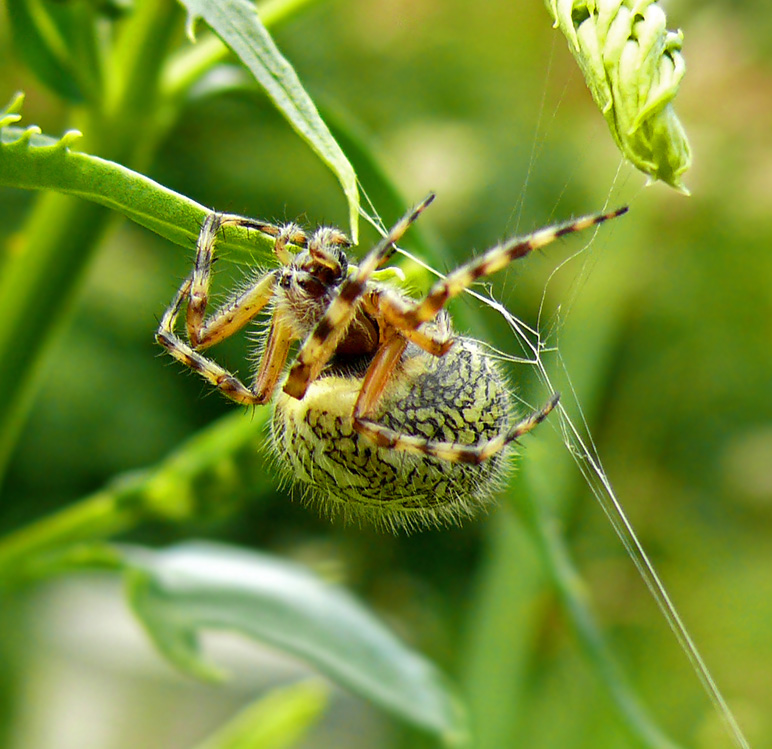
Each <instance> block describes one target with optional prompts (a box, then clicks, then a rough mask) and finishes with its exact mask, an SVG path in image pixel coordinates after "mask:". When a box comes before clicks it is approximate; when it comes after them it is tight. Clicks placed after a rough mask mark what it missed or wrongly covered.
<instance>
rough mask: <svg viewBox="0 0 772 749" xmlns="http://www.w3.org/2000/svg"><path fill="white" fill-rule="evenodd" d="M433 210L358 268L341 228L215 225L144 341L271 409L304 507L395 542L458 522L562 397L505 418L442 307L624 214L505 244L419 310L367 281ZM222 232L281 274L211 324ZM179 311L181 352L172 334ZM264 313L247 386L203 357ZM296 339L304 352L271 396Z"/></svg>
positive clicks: (260, 281)
mask: <svg viewBox="0 0 772 749" xmlns="http://www.w3.org/2000/svg"><path fill="white" fill-rule="evenodd" d="M433 199H434V196H433V195H430V196H429V197H428V198H426V199H425V200H424V201H423V202H422V203H420V204H419V205H418V206H416V207H415V208H414V209H413V210H412V211H410V212H409V213H408V214H407V215H406V216H405V217H404V218H402V220H400V221H399V222H398V223H397V224H396V225H395V226H394V227H393V228H392V229H391V230H390V231H389V232H388V233H387V234H386V236H385V237H384V238H383V239H382V240H381V241H380V242H379V243H378V244H377V245H376V246H375V247H374V248H373V249H372V250H371V251H370V252H369V253H368V254H367V255H366V256H365V257H364V259H363V260H362V262H361V263H360V264H359V265H358V266H356V267H354V266H352V265H350V263H349V260H348V258H347V255H346V250H348V249H349V247H350V246H351V243H350V242H349V240H348V239H347V238H346V236H345V235H344V234H343V233H342V232H340V231H338V230H337V229H333V228H329V227H322V228H320V229H317V230H316V231H315V232H314V233H313V234H312V235H311V236H310V237H309V236H307V235H306V233H305V232H304V231H303V230H302V229H301V228H300V227H299V226H297V225H296V224H287V225H285V226H281V227H279V226H274V225H273V224H269V223H265V222H261V221H256V220H253V219H249V218H243V217H241V216H235V215H230V214H219V213H211V214H209V215H208V216H207V218H206V220H205V221H204V223H203V226H202V227H201V233H200V236H199V238H198V243H197V249H196V259H195V265H194V268H193V271H192V273H191V274H190V275H189V276H188V277H187V278H186V279H185V281H184V282H183V283H182V286H180V288H179V290H178V291H177V294H176V295H175V296H174V299H173V300H172V303H171V305H170V306H169V308H168V309H167V310H166V313H165V314H164V315H163V318H162V319H161V322H160V325H159V328H158V331H157V333H156V340H157V341H158V343H159V344H161V346H163V347H164V348H165V349H166V350H167V351H168V352H169V353H170V354H171V355H172V356H173V357H174V358H175V359H177V360H178V361H179V362H181V363H182V364H184V365H185V366H187V367H189V368H190V369H192V370H194V371H196V372H198V373H199V374H200V375H201V376H202V377H204V378H205V379H206V380H208V381H209V382H210V383H211V384H212V385H214V386H215V387H216V388H217V389H218V390H219V391H220V392H222V393H223V394H224V395H226V396H227V397H228V398H230V399H231V400H234V401H236V402H237V403H241V404H245V405H250V406H262V405H266V404H268V403H270V402H273V408H274V412H273V420H272V437H273V444H274V448H275V452H276V455H277V456H278V458H279V463H280V464H281V465H282V466H283V468H284V470H285V472H286V473H287V476H288V477H289V478H290V479H293V480H295V481H296V482H299V483H300V484H301V485H303V486H304V487H305V489H306V490H307V491H306V496H307V497H309V498H311V499H313V500H315V501H317V502H318V503H319V504H320V506H321V507H323V508H325V509H326V511H327V512H328V513H330V514H331V515H335V514H343V515H344V517H345V518H354V519H358V520H364V519H367V520H371V521H374V522H375V523H376V524H377V525H380V526H382V527H387V528H391V529H398V528H407V529H410V528H414V527H419V526H422V525H432V524H434V525H438V524H444V523H449V522H454V521H458V520H459V519H462V518H464V517H468V516H470V515H472V514H473V513H474V512H475V511H476V510H478V509H479V508H481V507H484V506H485V505H486V504H487V503H488V501H489V499H490V497H491V496H492V494H493V492H494V490H495V488H496V486H497V484H498V483H499V481H500V479H501V477H502V474H503V472H504V469H505V467H506V465H507V461H506V453H507V448H508V446H509V445H510V444H511V443H513V442H515V440H517V439H518V438H519V437H521V436H522V435H524V434H527V433H528V432H530V431H531V430H532V429H534V427H536V426H537V425H538V424H540V423H541V422H542V421H543V420H544V419H545V418H546V417H547V415H548V414H549V413H550V412H551V411H552V410H553V409H554V408H555V406H556V404H557V402H558V398H559V396H558V394H557V393H556V394H554V395H553V396H552V397H551V398H550V399H549V401H548V402H547V403H546V404H545V405H544V406H542V407H541V408H540V409H538V410H536V411H534V412H533V413H530V414H529V415H527V416H525V417H524V418H520V419H515V418H514V416H513V409H512V405H511V402H510V396H509V391H508V388H507V386H506V383H505V381H504V379H503V377H502V376H501V374H500V373H499V371H498V370H497V368H496V366H495V364H494V363H493V362H492V361H491V360H490V358H489V357H487V356H486V355H485V354H484V352H483V350H482V347H481V345H480V344H479V343H478V342H477V341H475V340H474V339H471V338H465V337H461V336H458V335H455V334H454V332H453V329H452V327H451V322H450V317H449V315H448V313H447V311H445V309H444V306H445V304H446V302H447V301H448V300H449V299H451V298H452V297H455V296H457V295H458V294H460V293H461V292H462V291H464V290H465V289H466V288H468V287H469V286H470V285H471V284H472V283H474V282H475V281H476V280H477V279H479V278H481V277H483V276H488V275H490V274H492V273H495V272H497V271H499V270H501V269H502V268H504V267H506V266H507V265H508V264H509V263H510V262H512V261H513V260H515V259H518V258H522V257H524V256H525V255H527V254H529V253H530V252H532V251H533V250H535V249H538V248H540V247H544V246H545V245H547V244H549V243H551V242H553V241H555V240H556V239H558V238H559V237H562V236H564V235H566V234H570V233H573V232H577V231H581V230H583V229H587V228H589V227H592V226H595V225H597V224H600V223H602V222H604V221H607V220H608V219H611V218H615V217H616V216H619V215H621V214H622V213H624V212H625V211H626V210H627V209H626V208H620V209H618V210H616V211H612V212H610V213H601V214H596V215H591V216H587V217H584V218H579V219H576V220H574V221H571V222H568V223H565V224H561V225H558V226H553V227H548V228H545V229H541V230H539V231H536V232H534V233H533V234H530V235H528V236H526V237H523V238H515V239H511V240H509V241H506V242H504V243H503V244H501V245H498V246H496V247H493V248H492V249H490V250H488V251H487V252H485V253H484V254H483V255H481V256H479V257H477V258H474V259H473V260H470V261H469V262H467V263H466V264H464V265H462V266H460V267H459V268H457V269H456V270H454V271H453V272H452V273H450V274H449V275H448V276H447V277H446V278H443V279H441V280H439V281H437V283H436V284H435V285H434V287H433V288H432V289H431V290H430V291H429V293H428V294H427V295H426V297H424V298H423V299H421V300H416V299H412V298H410V297H408V296H406V295H405V294H403V293H402V292H401V291H400V290H398V289H397V288H396V287H395V286H393V285H390V284H387V283H381V282H378V281H376V280H374V278H373V274H375V273H376V271H377V270H378V268H380V267H381V266H382V265H383V264H384V263H385V262H386V261H387V260H388V259H389V258H390V257H391V255H392V254H393V253H394V251H395V243H396V242H397V241H399V239H400V238H401V237H402V235H403V234H404V233H405V231H406V230H407V229H408V227H409V226H410V225H411V224H412V223H413V222H414V221H415V220H416V218H417V217H418V216H419V214H420V213H421V212H422V211H423V210H424V209H425V208H426V207H427V206H428V205H429V204H430V203H431V201H432V200H433ZM225 226H241V227H246V228H248V229H255V230H257V231H260V232H263V233H265V234H268V235H270V236H271V237H273V238H274V240H275V243H274V255H275V256H276V259H277V260H278V261H279V263H280V264H281V265H280V267H278V268H275V269H273V270H270V271H268V272H267V273H264V274H263V275H260V276H258V277H257V279H256V280H254V281H253V282H252V283H251V284H250V285H249V286H248V287H247V288H246V289H245V290H244V291H242V292H240V293H239V294H237V295H236V296H235V297H234V298H233V299H231V301H229V302H227V303H226V304H225V305H224V306H223V307H221V308H220V309H219V310H217V311H216V312H215V313H214V314H212V315H211V316H210V317H207V315H206V311H207V304H208V301H209V287H210V281H211V276H212V261H213V256H214V250H215V245H216V242H217V235H218V233H219V232H220V230H221V229H222V228H223V227H225ZM290 247H294V248H297V252H295V253H293V252H291V251H290ZM185 306H187V310H186V325H185V327H186V332H187V341H185V340H183V339H182V338H181V337H180V336H178V334H177V333H176V332H175V328H176V322H177V318H178V316H179V314H180V312H181V310H182V308H183V307H185ZM264 310H265V311H267V313H268V314H269V315H270V327H269V331H268V335H267V337H266V338H265V341H264V342H263V344H262V348H261V350H260V352H259V365H258V366H257V369H256V372H255V375H254V379H253V381H252V385H251V386H248V385H245V384H244V383H243V382H242V381H241V380H240V379H239V378H238V377H236V376H235V375H233V374H231V373H230V372H229V371H228V370H226V369H224V368H223V367H221V366H220V365H219V364H217V363H216V362H214V361H213V360H212V359H209V358H208V357H206V356H205V355H204V354H203V353H202V352H203V351H204V350H206V349H208V348H209V347H210V346H212V345H214V344H216V343H218V342H220V341H222V340H223V339H225V338H227V337H229V336H231V335H233V334H234V333H236V332H237V331H238V330H240V329H241V328H243V327H244V326H245V325H246V324H247V323H249V322H250V321H251V320H252V319H253V318H255V317H256V316H257V315H258V314H259V313H260V312H261V311H264ZM294 341H301V342H302V343H301V344H300V347H299V350H298V352H297V355H296V357H295V361H294V363H293V365H292V366H291V367H290V368H289V373H288V375H287V377H286V379H285V380H284V383H283V385H282V387H279V382H280V380H281V379H282V375H283V373H284V371H285V365H286V363H287V360H288V358H289V353H290V348H291V346H292V344H293V342H294Z"/></svg>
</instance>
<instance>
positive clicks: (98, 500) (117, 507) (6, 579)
mask: <svg viewBox="0 0 772 749" xmlns="http://www.w3.org/2000/svg"><path fill="white" fill-rule="evenodd" d="M135 491H136V489H135V487H134V486H129V485H126V486H125V487H123V488H122V489H119V490H111V489H109V488H108V489H105V490H103V491H100V492H97V493H96V494H94V495H92V496H90V497H88V498H86V499H84V500H83V501H81V502H79V503H77V504H75V505H73V506H71V507H67V508H65V509H64V510H61V511H60V512H58V513H56V514H54V515H49V516H48V517H45V518H43V519H41V520H39V521H37V522H36V523H34V524H33V525H30V526H28V527H26V528H22V529H21V530H19V531H17V532H16V533H12V534H11V535H9V536H6V537H5V538H4V539H3V540H2V542H0V593H2V592H3V591H8V590H9V589H10V590H12V589H14V588H16V587H17V586H18V585H19V584H20V583H21V582H23V581H24V580H26V579H28V578H29V577H32V576H34V575H30V573H29V570H30V569H32V568H34V565H37V564H40V561H41V560H42V559H43V558H44V557H45V556H46V555H48V554H52V553H57V552H60V551H61V550H62V549H65V548H66V547H70V546H74V545H75V544H78V543H82V542H85V541H94V540H97V539H104V538H109V537H110V536H114V535H116V534H118V533H121V532H123V531H126V530H128V529H130V528H132V527H133V526H134V525H135V524H136V522H137V519H138V518H139V517H140V516H141V514H142V513H141V510H140V509H139V508H138V506H137V505H136V504H134V503H131V502H128V501H126V499H127V496H128V495H130V494H132V493H134V492H135Z"/></svg>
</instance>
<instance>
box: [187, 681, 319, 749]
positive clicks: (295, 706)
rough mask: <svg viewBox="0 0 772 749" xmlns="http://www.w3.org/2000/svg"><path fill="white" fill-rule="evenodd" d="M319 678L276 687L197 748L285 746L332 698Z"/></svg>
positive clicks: (266, 748) (273, 748)
mask: <svg viewBox="0 0 772 749" xmlns="http://www.w3.org/2000/svg"><path fill="white" fill-rule="evenodd" d="M328 697H329V688H328V687H327V686H326V685H325V684H324V683H323V682H321V681H319V680H313V681H302V682H300V683H298V684H292V685H291V686H289V687H284V688H282V689H274V690H273V691H272V692H270V693H269V694H268V695H267V696H265V697H262V698H261V699H259V700H258V701H257V702H255V703H253V704H252V705H250V706H249V707H247V708H246V709H245V710H242V711H241V712H240V713H239V714H238V715H237V716H236V717H235V718H234V719H233V720H231V721H230V722H228V723H227V724H226V725H225V726H224V727H223V728H221V729H220V730H218V731H217V733H216V734H215V735H214V736H210V737H209V738H208V739H207V740H206V741H204V743H203V744H199V745H198V746H196V749H285V747H291V746H294V745H295V744H296V743H297V742H298V741H299V740H300V739H301V738H302V737H303V735H304V734H305V733H306V732H307V731H308V730H309V728H310V727H311V726H312V725H313V723H314V722H315V721H317V720H318V719H319V717H320V716H321V714H322V712H323V711H324V709H325V708H326V707H327V703H328V701H329V699H328Z"/></svg>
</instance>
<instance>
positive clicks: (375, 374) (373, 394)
mask: <svg viewBox="0 0 772 749" xmlns="http://www.w3.org/2000/svg"><path fill="white" fill-rule="evenodd" d="M626 211H627V208H620V209H618V210H616V211H613V212H611V213H604V214H597V215H593V216H586V217H583V218H580V219H576V220H574V221H571V222H568V223H566V224H562V225H560V226H556V227H550V228H547V229H542V230H540V231H538V232H535V233H534V234H531V235H529V236H527V237H524V238H518V239H514V240H511V241H510V242H506V243H504V244H502V245H499V246H496V247H494V248H492V249H490V250H488V251H487V252H486V253H484V254H483V255H481V256H480V257H479V258H476V259H474V260H472V261H470V262H468V263H466V264H465V265H462V266H460V267H459V268H457V269H456V270H455V271H453V272H452V273H450V274H449V275H448V276H447V277H446V278H445V279H443V280H441V281H439V282H437V284H435V286H434V288H432V290H431V291H430V292H429V294H428V295H427V297H426V298H425V299H424V300H423V301H418V302H414V303H413V304H411V303H410V302H406V301H405V300H404V299H403V298H401V297H396V296H394V295H391V296H385V295H384V296H383V297H382V298H381V299H380V305H379V306H380V310H381V313H382V316H383V317H384V318H385V319H386V320H387V321H388V322H389V323H390V324H391V325H392V326H393V327H394V328H395V329H396V330H397V331H399V337H395V338H393V339H392V340H391V341H390V342H389V344H387V345H386V346H384V347H383V349H381V350H380V351H379V352H378V355H377V356H376V358H375V359H374V360H373V362H372V363H371V366H370V368H369V369H368V372H367V375H366V377H365V381H364V383H363V385H362V391H361V392H360V394H359V397H358V399H357V402H356V405H355V407H354V428H355V429H356V430H357V432H359V433H360V434H363V435H365V436H366V437H368V438H369V439H370V440H372V441H373V442H374V443H375V444H377V445H378V446H380V447H386V448H390V449H393V450H402V451H404V452H412V453H418V454H423V455H430V456H432V457H435V458H440V459H442V460H446V461H450V462H462V463H473V464H479V463H482V462H483V461H485V460H488V459H489V458H491V457H493V456H494V455H496V454H497V453H498V452H500V451H501V450H503V449H504V448H505V447H506V446H507V445H509V444H510V443H512V442H514V441H515V440H517V439H518V438H519V437H521V436H522V435H524V434H526V433H527V432H530V431H531V430H532V429H534V428H535V427H536V426H538V425H539V424H540V423H541V422H542V421H544V419H546V418H547V416H548V415H549V414H550V412H551V411H552V410H553V409H554V408H555V406H556V405H557V403H558V401H559V399H560V395H559V394H558V393H554V394H553V395H552V397H551V398H550V400H549V401H548V402H547V403H546V404H545V405H544V406H542V408H540V409H538V410H536V411H534V412H532V413H531V414H529V415H528V416H526V417H525V418H523V419H522V420H520V421H519V422H517V423H516V424H515V425H514V426H513V427H512V428H511V429H510V430H509V431H508V432H506V433H505V434H502V435H499V436H498V437H495V438H493V439H491V440H488V441H486V442H482V443H480V444H477V445H460V444H457V443H452V442H440V441H431V440H427V439H426V438H423V437H416V436H410V435H404V434H400V433H399V432H397V431H395V430H393V429H389V428H388V427H385V426H383V425H382V424H378V423H377V422H374V421H372V420H370V419H368V418H367V416H369V415H370V414H371V413H372V412H373V411H374V410H375V407H376V406H377V403H378V400H379V398H380V396H381V394H382V393H383V390H384V388H385V385H386V383H387V382H388V379H389V377H390V376H391V373H392V372H393V370H394V368H395V367H396V366H397V364H398V363H399V360H400V357H401V355H402V352H404V350H405V347H406V345H407V342H406V340H404V339H408V340H413V338H412V337H413V335H414V334H416V333H420V332H421V331H419V330H418V327H419V326H420V325H422V324H424V323H426V322H430V321H431V320H433V319H434V318H435V317H436V316H437V314H438V313H439V312H440V310H441V309H442V308H443V307H444V306H445V304H446V303H447V301H448V300H449V299H451V298H452V297H454V296H456V295H458V294H460V293H461V292H462V291H463V290H464V289H466V288H468V287H469V286H471V284H472V283H474V281H476V280H477V279H478V278H480V277H482V276H486V275H490V274H492V273H496V272H497V271H499V270H502V269H503V268H504V267H506V266H507V265H508V264H509V263H510V262H512V261H513V260H516V259H519V258H522V257H525V256H526V255H527V254H529V253H530V252H532V251H533V250H535V249H538V248H540V247H544V246H546V245H548V244H550V243H551V242H554V241H555V240H556V239H558V238H559V237H562V236H565V235H566V234H571V233H573V232H577V231H581V230H583V229H587V228H590V227H592V226H596V225H598V224H601V223H603V222H604V221H607V220H609V219H611V218H615V217H617V216H620V215H622V214H623V213H625V212H626ZM400 341H401V343H400ZM447 344H448V345H447V347H446V348H445V349H444V351H441V352H440V353H435V352H433V351H432V350H431V349H430V348H429V347H428V346H422V348H424V350H426V351H428V352H429V353H434V354H435V355H436V356H443V355H444V353H446V352H447V350H448V349H449V347H450V344H452V340H450V341H448V342H447ZM419 345H420V344H419Z"/></svg>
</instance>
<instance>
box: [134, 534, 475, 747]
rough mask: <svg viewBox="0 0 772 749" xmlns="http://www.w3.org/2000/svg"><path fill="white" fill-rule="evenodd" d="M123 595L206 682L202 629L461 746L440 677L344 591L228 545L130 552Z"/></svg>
mask: <svg viewBox="0 0 772 749" xmlns="http://www.w3.org/2000/svg"><path fill="white" fill-rule="evenodd" d="M126 557H127V563H128V566H129V567H130V568H132V570H131V572H130V573H129V576H128V590H129V597H130V600H131V603H132V606H133V607H134V610H135V611H136V613H137V614H138V616H139V617H140V619H141V620H142V622H143V623H144V625H145V626H146V627H147V629H148V632H149V633H150V636H151V637H152V638H153V640H154V641H155V643H156V645H157V646H158V647H159V649H160V650H161V652H162V653H163V654H164V655H165V656H166V657H167V658H169V659H170V660H171V661H173V662H174V663H175V664H176V665H178V666H179V667H180V668H182V669H184V670H185V671H188V672H189V673H192V674H195V675H197V676H201V677H204V678H210V679H211V678H220V677H221V676H222V674H221V672H220V671H219V669H217V668H216V667H215V666H213V665H212V664H210V663H209V662H207V661H205V660H204V659H203V658H202V656H201V655H200V654H199V650H198V634H199V632H200V631H201V630H204V629H220V630H227V631H230V632H238V633H241V634H243V635H246V636H247V637H252V638H254V639H256V640H260V641H262V642H266V643H269V644H271V645H274V646H275V647H278V648H280V649H281V650H283V651H285V652H287V653H289V654H292V655H295V656H297V657H299V658H302V659H303V660H305V661H307V662H308V663H310V664H311V665H313V666H315V667H316V668H317V669H318V670H319V671H320V672H321V673H323V674H324V675H326V676H328V677H329V678H331V679H333V680H334V681H336V682H338V683H339V684H341V685H342V686H344V687H346V688H347V689H350V690H351V691H352V692H354V693H355V694H358V695H360V696H362V697H365V698H366V699H369V700H371V701H372V702H374V703H375V704H377V705H379V706H380V707H382V708H384V709H385V710H388V711H389V712H391V713H393V714H394V715H396V716H397V717H399V718H401V719H402V720H404V721H407V722H409V723H412V724H414V725H416V726H419V727H421V728H423V729H425V730H427V731H430V732H432V733H434V734H436V735H437V736H438V737H440V738H441V739H442V740H443V741H444V742H445V744H446V745H452V746H455V745H458V744H459V742H461V741H462V740H465V739H466V728H465V720H464V717H465V716H464V713H463V711H462V710H461V707H460V704H459V702H458V700H457V699H456V697H455V695H454V693H453V691H452V690H451V688H450V686H449V684H448V683H447V681H446V679H445V678H444V677H443V675H442V674H441V673H440V672H439V671H437V669H436V668H435V667H434V666H433V665H432V664H431V663H429V662H428V661H427V660H425V659H424V658H423V657H422V656H421V655H419V654H418V653H415V652H414V651H412V650H410V649H409V648H407V647H406V646H405V645H403V644H402V643H401V642H400V641H399V640H398V639H397V638H396V637H394V635H393V634H391V632H389V631H388V630H387V629H386V628H385V627H384V626H383V625H382V624H381V623H380V622H379V621H378V620H377V619H376V618H375V617H373V615H372V614H371V613H369V612H368V611H367V610H366V609H365V608H364V607H363V606H362V605H361V604H360V603H359V602H358V601H357V600H356V599H354V598H353V597H352V596H351V595H350V594H349V593H347V592H346V591H345V590H343V589H342V588H339V587H337V586H334V585H331V584H328V583H326V582H324V581H323V580H321V579H320V578H318V577H316V576H315V575H313V574H311V573H310V572H308V571H306V570H305V569H303V568H301V567H299V566H296V565H294V564H291V563H288V562H284V561H281V560H278V559H275V558H273V557H270V556H266V555H263V554H258V553H256V552H245V551H238V550H235V549H232V548H228V547H226V546H219V545H213V544H202V543H189V544H182V545H180V546H177V547H174V548H171V549H169V550H167V551H164V552H157V553H154V552H150V551H148V550H144V549H136V548H130V549H128V550H127V552H126Z"/></svg>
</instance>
